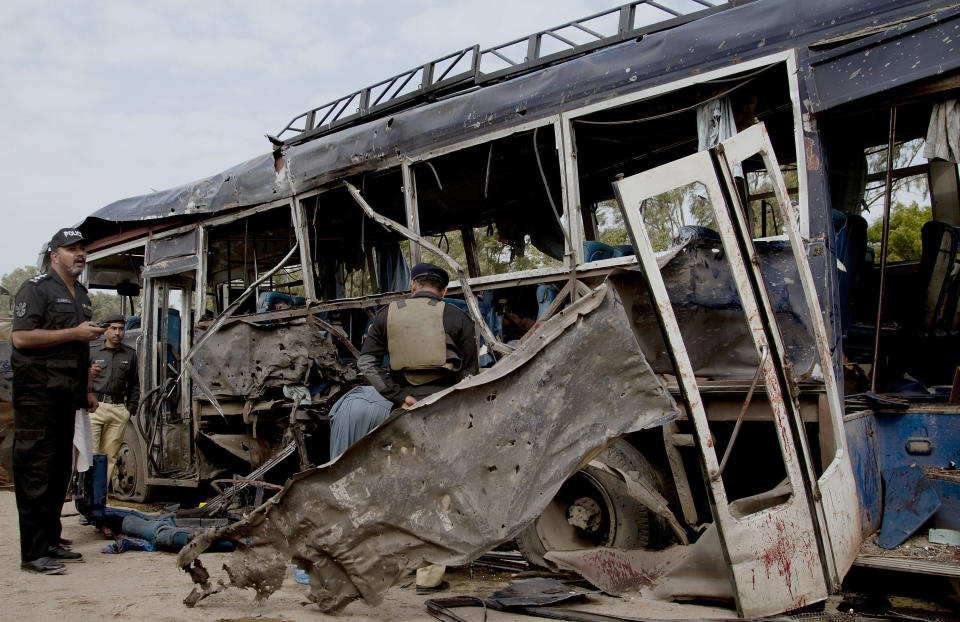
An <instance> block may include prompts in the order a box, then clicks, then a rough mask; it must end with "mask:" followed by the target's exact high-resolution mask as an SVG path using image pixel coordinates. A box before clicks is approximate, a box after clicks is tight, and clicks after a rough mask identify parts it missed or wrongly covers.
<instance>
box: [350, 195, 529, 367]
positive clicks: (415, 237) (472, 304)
mask: <svg viewBox="0 0 960 622" xmlns="http://www.w3.org/2000/svg"><path fill="white" fill-rule="evenodd" d="M342 183H343V185H344V186H345V187H346V189H347V190H348V191H349V192H350V194H351V195H352V196H353V198H354V199H355V200H356V201H357V204H358V205H359V206H360V208H361V209H362V210H363V212H364V213H365V214H366V215H367V216H368V217H369V218H371V219H372V220H375V221H376V222H378V223H380V224H381V225H383V226H384V227H386V228H388V229H392V230H394V231H396V232H397V233H399V234H401V235H403V236H404V237H406V238H407V239H408V240H410V247H411V249H412V248H413V244H414V242H415V241H416V242H418V243H419V244H421V245H422V246H423V247H424V248H426V249H427V250H429V251H430V252H432V253H435V254H436V255H437V256H438V257H440V258H441V259H443V260H444V261H445V262H446V263H447V265H449V266H450V267H451V268H452V269H453V270H454V271H455V272H456V273H457V276H458V278H459V280H460V287H461V288H462V289H463V298H464V300H465V301H466V303H467V309H468V310H469V311H470V317H471V318H472V319H473V321H474V323H476V325H477V327H478V328H479V329H480V334H481V335H482V336H483V339H484V340H485V341H486V342H487V343H488V344H489V345H490V347H491V348H492V349H494V350H496V351H498V352H500V353H503V354H508V353H510V352H513V348H512V347H511V346H508V345H507V344H505V343H502V342H500V341H499V340H497V338H496V337H495V336H494V335H493V331H491V330H490V327H489V326H487V323H486V322H484V321H483V314H481V313H480V306H479V305H478V304H477V297H476V295H474V293H473V290H471V289H470V285H469V283H468V282H467V275H466V273H465V272H464V270H463V266H461V265H460V264H459V263H458V262H457V260H455V259H454V258H453V257H451V256H450V255H448V254H447V253H445V252H443V251H442V250H440V248H439V247H438V246H435V245H434V244H433V243H431V242H430V241H429V240H427V239H426V238H424V237H422V236H420V235H419V234H417V233H414V232H413V231H411V230H410V229H408V228H406V227H404V226H403V225H401V224H400V223H398V222H396V221H393V220H391V219H389V218H387V217H386V216H384V215H382V214H378V213H377V212H376V210H374V209H373V208H372V207H370V204H369V203H367V201H366V199H364V198H363V196H362V195H361V194H360V191H359V190H357V187H356V186H354V185H353V184H351V183H350V182H349V181H346V180H344V181H343V182H342Z"/></svg>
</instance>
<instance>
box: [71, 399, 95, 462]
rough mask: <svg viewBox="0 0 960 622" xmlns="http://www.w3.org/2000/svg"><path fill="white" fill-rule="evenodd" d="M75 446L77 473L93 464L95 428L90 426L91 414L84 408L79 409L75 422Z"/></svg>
mask: <svg viewBox="0 0 960 622" xmlns="http://www.w3.org/2000/svg"><path fill="white" fill-rule="evenodd" d="M73 446H74V447H75V448H76V450H77V464H76V469H77V473H83V472H85V471H87V470H88V469H89V468H90V467H92V466H93V454H94V451H93V429H92V428H91V427H90V416H89V415H88V414H87V411H86V410H84V409H82V408H81V409H79V410H78V411H77V415H76V417H75V418H74V424H73Z"/></svg>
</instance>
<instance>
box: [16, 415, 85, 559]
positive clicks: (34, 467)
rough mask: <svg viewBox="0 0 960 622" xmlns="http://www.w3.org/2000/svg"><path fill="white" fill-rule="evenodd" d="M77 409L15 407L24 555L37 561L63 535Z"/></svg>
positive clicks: (18, 498)
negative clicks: (64, 508) (65, 501)
mask: <svg viewBox="0 0 960 622" xmlns="http://www.w3.org/2000/svg"><path fill="white" fill-rule="evenodd" d="M75 413H76V410H75V409H74V408H73V407H66V408H64V407H62V406H21V407H19V408H15V409H14V437H13V482H14V490H15V492H16V497H17V512H18V514H19V515H20V559H21V561H25V562H28V561H33V560H35V559H38V558H40V557H44V556H46V554H47V549H49V548H50V547H52V546H57V545H58V544H59V540H60V531H61V524H60V513H61V511H62V510H63V501H64V497H65V496H66V494H67V486H69V484H70V474H71V471H72V460H73V429H74V420H75V417H76V415H75Z"/></svg>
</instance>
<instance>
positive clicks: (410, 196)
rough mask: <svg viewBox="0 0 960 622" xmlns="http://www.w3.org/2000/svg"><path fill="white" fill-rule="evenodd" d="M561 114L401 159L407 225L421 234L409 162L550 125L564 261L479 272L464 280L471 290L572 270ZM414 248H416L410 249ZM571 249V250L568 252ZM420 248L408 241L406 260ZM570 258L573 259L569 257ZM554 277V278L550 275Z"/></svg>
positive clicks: (453, 284)
mask: <svg viewBox="0 0 960 622" xmlns="http://www.w3.org/2000/svg"><path fill="white" fill-rule="evenodd" d="M561 122H562V116H561V115H552V116H548V117H543V118H540V119H536V120H534V121H528V122H525V123H521V124H518V125H514V126H511V127H509V128H506V129H502V130H497V131H495V132H490V133H488V134H484V135H483V136H481V137H477V138H471V139H469V140H465V141H461V142H457V143H453V144H451V145H447V146H445V147H441V148H435V149H429V150H426V151H421V152H414V153H410V154H406V155H405V156H404V160H403V164H402V166H403V175H404V196H405V198H406V201H407V216H408V218H407V227H408V228H409V229H410V230H411V231H413V232H414V233H416V234H417V235H421V232H420V218H419V206H418V202H417V190H416V179H415V176H414V174H413V165H415V164H419V163H429V161H430V160H432V159H434V158H437V157H440V156H443V155H446V154H450V153H454V152H457V151H461V150H463V149H467V148H469V147H475V146H477V145H486V144H490V143H493V142H495V141H497V140H500V139H502V138H506V137H509V136H513V135H514V134H519V133H523V132H528V131H531V130H535V129H543V128H547V127H549V128H551V129H552V130H553V133H554V141H555V144H556V146H557V157H558V160H559V166H560V186H561V197H560V201H561V203H562V205H561V207H562V213H563V214H562V217H561V218H562V220H561V228H562V229H563V231H564V257H565V259H564V261H563V262H562V264H563V265H560V266H554V267H544V268H535V269H532V270H518V271H511V272H505V273H503V274H488V275H481V276H478V277H471V278H470V279H469V280H468V285H469V286H470V287H471V288H472V289H474V290H475V291H483V290H487V289H499V287H503V286H507V285H517V284H523V283H540V282H543V281H545V280H557V281H560V280H563V278H564V277H565V276H568V275H569V274H570V273H571V272H572V271H573V270H574V266H573V265H571V264H574V263H575V262H576V259H575V257H576V242H575V241H574V240H573V238H572V236H571V234H570V231H571V227H570V222H571V211H570V192H569V185H568V181H567V178H566V168H567V167H566V163H565V161H566V154H565V152H564V149H563V143H562V132H561V129H560V128H561ZM530 183H535V184H537V185H538V186H541V185H542V183H543V182H542V181H541V180H540V179H535V180H531V182H530ZM414 249H416V250H414ZM571 251H572V252H571ZM581 255H582V253H581ZM420 256H421V251H420V245H419V244H417V243H415V242H412V241H411V243H410V263H411V264H416V263H417V262H418V261H420ZM571 257H573V258H574V259H573V260H571ZM552 277H555V278H552ZM461 289H462V288H461V283H460V281H459V279H453V280H451V281H450V285H449V290H450V292H451V293H458V292H460V291H461Z"/></svg>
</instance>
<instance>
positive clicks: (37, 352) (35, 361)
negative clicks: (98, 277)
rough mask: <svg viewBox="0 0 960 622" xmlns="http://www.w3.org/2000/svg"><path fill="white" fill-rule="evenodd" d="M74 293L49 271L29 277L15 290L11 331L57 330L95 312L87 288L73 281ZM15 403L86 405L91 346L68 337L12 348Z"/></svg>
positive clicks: (79, 321) (81, 406) (15, 404)
mask: <svg viewBox="0 0 960 622" xmlns="http://www.w3.org/2000/svg"><path fill="white" fill-rule="evenodd" d="M74 291H76V294H77V297H76V298H75V299H74V297H73V296H71V295H70V290H68V289H67V286H66V284H64V282H63V280H62V279H61V278H60V276H59V275H58V274H57V273H56V272H54V271H53V270H51V271H50V272H47V273H46V274H41V275H38V276H35V277H33V278H32V279H29V280H27V281H26V282H25V283H24V284H23V285H22V286H21V287H20V289H19V291H17V295H16V299H15V302H14V307H13V330H14V331H17V330H33V329H34V328H42V329H46V330H59V329H63V328H73V327H75V326H79V325H80V324H82V323H83V322H86V321H87V320H89V319H90V318H91V317H93V307H91V306H90V298H89V297H88V296H87V288H85V287H84V286H83V285H82V284H80V283H75V284H74ZM10 362H11V364H12V366H13V405H14V407H17V406H68V407H70V408H86V407H87V370H88V368H89V367H90V364H89V345H88V344H87V342H85V341H68V342H66V343H61V344H58V345H55V346H48V347H46V348H23V349H22V350H21V349H18V348H13V352H12V353H11V356H10Z"/></svg>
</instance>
